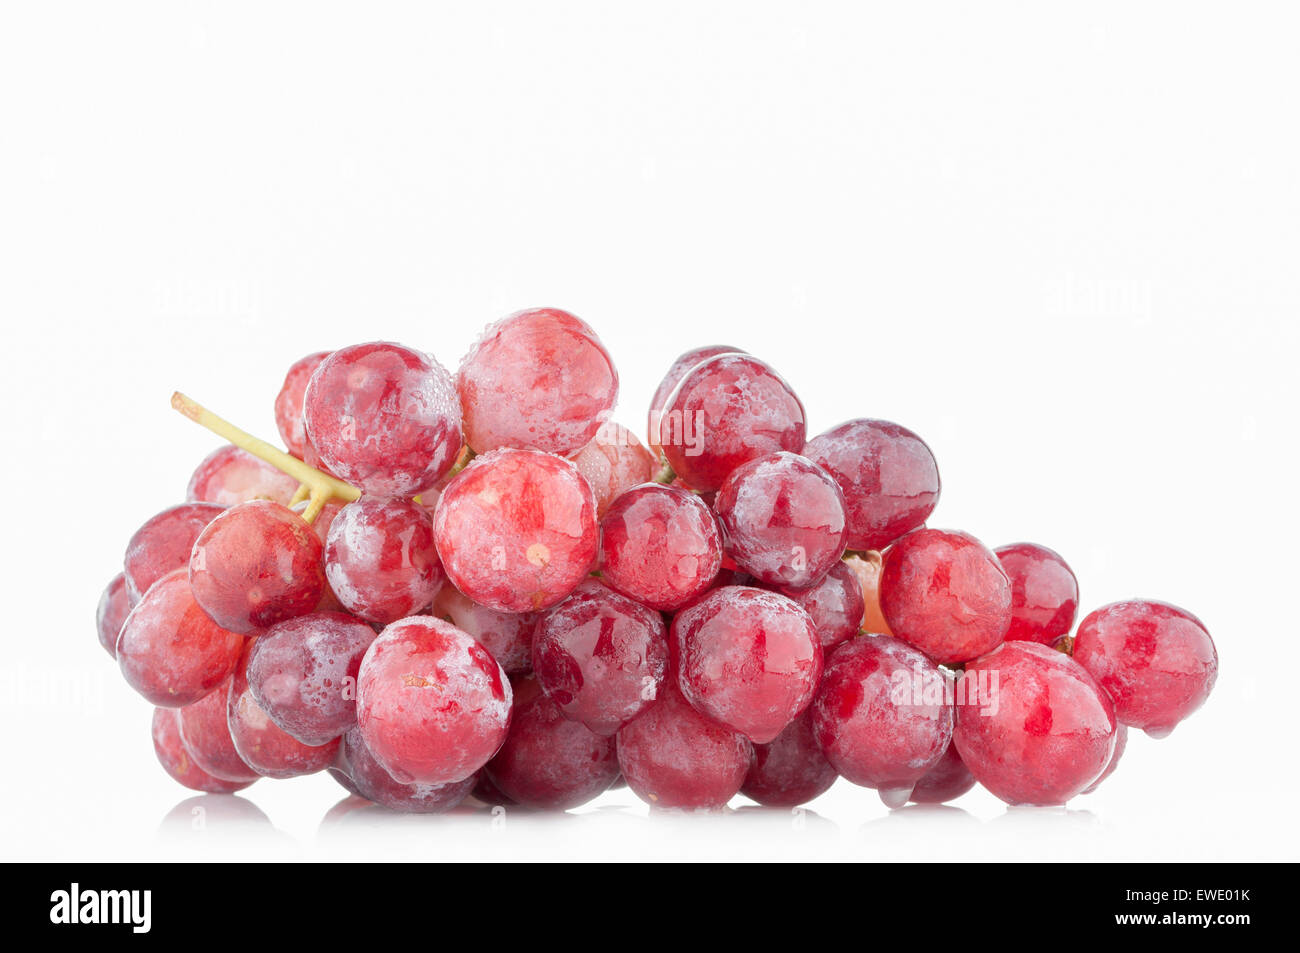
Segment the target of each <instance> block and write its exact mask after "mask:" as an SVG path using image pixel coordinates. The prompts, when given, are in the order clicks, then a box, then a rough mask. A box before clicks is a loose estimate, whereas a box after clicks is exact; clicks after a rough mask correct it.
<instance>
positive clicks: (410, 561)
mask: <svg viewBox="0 0 1300 953" xmlns="http://www.w3.org/2000/svg"><path fill="white" fill-rule="evenodd" d="M328 540H329V541H328V543H327V544H326V546H325V578H326V579H328V580H329V584H330V589H332V590H333V591H334V594H335V596H337V597H338V600H339V602H341V603H342V604H343V606H344V608H346V609H347V610H348V611H349V612H352V613H354V614H356V615H358V616H360V617H361V618H363V619H368V620H370V621H371V622H378V623H380V624H381V625H387V624H388V623H389V622H396V621H397V620H398V619H404V618H406V617H407V616H408V615H414V614H415V613H416V612H419V611H420V610H422V609H427V608H428V607H429V605H430V603H432V602H433V597H434V594H435V593H436V592H437V591H438V587H439V586H440V585H442V582H443V578H444V577H443V573H442V564H441V563H439V562H438V553H437V550H435V549H434V546H433V519H432V517H431V516H430V515H429V511H428V510H426V509H424V507H422V506H420V505H418V504H416V503H412V502H411V501H410V500H381V499H372V498H370V497H363V498H362V499H360V500H357V501H356V502H355V503H349V504H348V505H347V506H345V507H343V509H342V510H341V511H340V512H339V514H338V516H337V517H336V518H335V519H334V521H333V523H332V525H331V526H330V531H329V537H328Z"/></svg>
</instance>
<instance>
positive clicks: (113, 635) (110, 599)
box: [95, 573, 138, 658]
mask: <svg viewBox="0 0 1300 953" xmlns="http://www.w3.org/2000/svg"><path fill="white" fill-rule="evenodd" d="M137 601H138V600H136V599H133V598H132V597H131V593H130V591H129V590H128V589H127V585H126V576H124V575H123V574H122V573H118V574H117V575H116V576H114V577H113V578H112V579H110V580H109V581H108V585H107V586H105V587H104V593H103V595H101V596H100V597H99V606H98V608H96V610H95V628H96V629H98V630H99V644H100V645H102V646H103V647H104V651H105V652H107V653H108V654H109V655H111V656H112V657H113V658H117V639H118V636H120V635H121V634H122V625H123V623H125V622H126V617H127V616H128V615H130V613H131V610H132V609H133V608H135V604H136V602H137Z"/></svg>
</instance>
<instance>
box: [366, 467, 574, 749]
mask: <svg viewBox="0 0 1300 953" xmlns="http://www.w3.org/2000/svg"><path fill="white" fill-rule="evenodd" d="M433 534H434V542H435V543H436V544H437V548H438V555H439V556H440V557H441V558H442V564H443V568H444V569H445V570H446V572H447V577H448V578H449V579H450V580H451V582H452V584H453V585H454V586H455V587H456V588H457V589H459V590H460V591H461V592H463V593H465V595H467V596H469V597H470V598H471V599H473V600H474V601H475V602H477V603H479V604H480V605H485V606H488V607H489V608H492V609H500V610H502V611H505V612H536V611H539V610H541V609H548V608H550V607H551V606H553V605H555V604H556V603H557V602H559V601H560V600H561V599H563V598H564V597H565V596H567V595H568V594H569V593H571V592H572V591H573V590H574V589H575V588H576V587H577V585H578V583H580V582H581V581H582V580H583V579H584V578H585V577H586V575H587V573H588V571H589V570H590V569H591V565H592V562H593V561H594V560H595V558H596V547H597V543H598V539H599V533H598V529H597V524H596V501H595V498H594V496H593V495H592V492H591V487H590V486H589V485H588V484H587V481H586V480H584V479H583V478H582V476H581V475H580V474H579V473H578V471H577V470H576V469H574V466H573V464H571V463H569V462H568V461H567V460H563V459H561V458H560V457H556V456H552V455H551V454H546V453H537V452H536V451H531V450H497V451H494V452H492V453H488V454H484V455H483V456H480V457H477V458H475V460H474V462H473V463H471V464H470V465H469V466H468V467H466V468H465V469H464V470H463V471H462V472H461V473H460V475H459V476H457V477H456V479H454V480H452V481H451V483H449V484H448V485H447V488H446V489H445V490H444V491H443V494H442V498H441V500H440V501H439V503H438V509H437V512H436V513H434V519H433ZM381 760H382V759H381Z"/></svg>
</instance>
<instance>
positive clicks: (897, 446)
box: [802, 420, 939, 550]
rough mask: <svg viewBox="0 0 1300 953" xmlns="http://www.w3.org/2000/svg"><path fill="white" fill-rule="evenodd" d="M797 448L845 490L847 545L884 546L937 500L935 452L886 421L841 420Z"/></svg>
mask: <svg viewBox="0 0 1300 953" xmlns="http://www.w3.org/2000/svg"><path fill="white" fill-rule="evenodd" d="M802 453H803V455H804V456H805V457H807V458H808V459H809V460H811V461H812V462H813V463H816V464H817V465H818V466H820V467H822V469H824V470H826V471H827V472H828V473H830V475H831V476H833V477H834V478H835V480H836V482H838V483H839V485H840V489H841V490H843V491H844V499H845V501H846V503H847V505H848V524H849V530H848V540H847V545H848V547H849V548H850V549H857V550H866V549H884V548H885V547H886V546H888V545H889V544H890V543H892V542H893V541H894V540H896V539H898V537H900V536H902V535H903V534H904V533H907V532H909V531H911V530H914V529H916V528H917V527H918V526H920V525H921V524H922V523H924V522H925V521H926V518H927V517H929V515H930V513H931V512H932V511H933V510H934V507H935V504H937V503H938V502H939V468H938V466H937V465H936V464H935V462H934V454H933V453H931V452H930V448H929V447H927V446H926V445H925V441H923V440H922V439H921V438H920V437H918V436H917V435H916V434H914V433H912V431H910V430H908V429H907V428H906V427H900V426H899V425H898V424H892V423H890V422H889V421H887V420H850V421H848V422H847V423H842V424H840V425H839V426H838V427H834V428H832V429H831V430H828V431H826V433H824V434H821V435H819V436H816V437H813V438H812V439H811V440H809V441H808V446H807V447H805V448H804V449H803V450H802Z"/></svg>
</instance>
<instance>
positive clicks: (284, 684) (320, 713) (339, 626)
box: [246, 612, 375, 745]
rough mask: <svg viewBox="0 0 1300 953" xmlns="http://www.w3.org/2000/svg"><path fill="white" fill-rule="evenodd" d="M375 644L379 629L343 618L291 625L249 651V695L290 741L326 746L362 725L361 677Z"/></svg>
mask: <svg viewBox="0 0 1300 953" xmlns="http://www.w3.org/2000/svg"><path fill="white" fill-rule="evenodd" d="M374 640H375V631H374V629H372V628H371V627H370V626H368V625H367V624H366V623H364V622H362V621H360V620H359V619H356V618H354V617H352V616H350V615H347V614H346V613H343V612H313V613H310V614H308V615H302V616H298V617H297V618H295V619H287V620H285V621H284V622H280V623H277V624H276V625H273V626H271V628H269V629H267V630H266V634H265V635H262V636H261V637H260V638H258V639H257V640H256V641H254V642H253V644H252V647H251V648H250V649H249V655H248V669H247V672H246V675H247V678H248V687H249V690H250V691H251V692H252V694H253V699H254V700H255V701H256V702H257V704H258V706H259V707H260V708H262V709H263V710H264V711H265V712H266V713H267V715H268V716H270V718H271V720H272V721H274V722H275V723H276V725H278V726H279V727H280V728H281V729H283V730H284V731H285V732H287V733H288V734H289V735H290V736H292V737H293V738H295V739H297V740H298V741H300V742H302V743H303V744H305V745H323V744H325V743H326V742H328V741H330V740H332V739H334V738H337V737H339V736H340V735H342V734H343V733H344V732H346V731H347V730H348V729H349V728H351V727H352V726H353V725H355V724H356V723H357V702H356V688H357V673H358V672H359V670H360V668H361V659H362V657H363V656H364V655H365V654H366V649H368V648H369V647H370V643H371V642H373V641H374Z"/></svg>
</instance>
